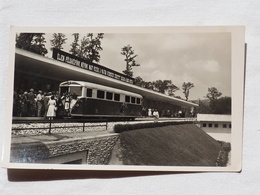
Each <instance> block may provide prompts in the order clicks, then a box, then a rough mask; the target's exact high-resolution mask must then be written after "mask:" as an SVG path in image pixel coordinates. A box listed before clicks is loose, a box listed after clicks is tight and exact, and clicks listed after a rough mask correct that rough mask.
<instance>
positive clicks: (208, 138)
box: [5, 26, 245, 171]
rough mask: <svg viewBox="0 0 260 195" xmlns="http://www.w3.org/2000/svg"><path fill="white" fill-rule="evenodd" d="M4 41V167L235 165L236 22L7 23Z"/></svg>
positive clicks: (239, 73) (240, 51)
mask: <svg viewBox="0 0 260 195" xmlns="http://www.w3.org/2000/svg"><path fill="white" fill-rule="evenodd" d="M10 42H11V43H10V45H11V46H10V51H11V54H10V71H9V76H10V92H9V94H10V97H12V98H10V100H9V104H10V106H9V107H10V110H9V111H8V112H7V118H8V119H10V120H7V124H9V125H7V127H8V128H9V130H8V131H7V132H8V133H7V135H8V137H9V139H7V141H6V143H7V144H6V148H8V149H7V150H6V151H7V152H5V162H6V164H7V165H6V166H7V167H11V168H12V167H21V168H23V167H27V168H28V167H33V168H40V169H42V168H64V169H74V168H75V167H76V168H77V169H95V170H99V169H100V170H111V169H112V170H163V171H176V170H177V171H240V170H241V161H242V160H241V155H242V154H241V153H242V118H243V86H244V58H245V42H244V28H243V27H228V26H227V27H213V26H212V27H74V28H73V27H60V28H58V27H12V28H11V41H10ZM8 113H10V114H9V115H8Z"/></svg>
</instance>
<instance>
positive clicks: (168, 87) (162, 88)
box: [153, 80, 179, 96]
mask: <svg viewBox="0 0 260 195" xmlns="http://www.w3.org/2000/svg"><path fill="white" fill-rule="evenodd" d="M153 85H154V88H155V89H156V91H158V92H159V93H163V94H165V93H166V91H167V92H168V95H170V96H174V93H173V92H175V91H176V90H178V89H179V88H178V87H177V86H175V85H174V84H172V81H171V80H157V81H155V82H153Z"/></svg>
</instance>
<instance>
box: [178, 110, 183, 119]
mask: <svg viewBox="0 0 260 195" xmlns="http://www.w3.org/2000/svg"><path fill="white" fill-rule="evenodd" d="M178 116H179V118H181V117H182V111H181V110H180V111H179V112H178Z"/></svg>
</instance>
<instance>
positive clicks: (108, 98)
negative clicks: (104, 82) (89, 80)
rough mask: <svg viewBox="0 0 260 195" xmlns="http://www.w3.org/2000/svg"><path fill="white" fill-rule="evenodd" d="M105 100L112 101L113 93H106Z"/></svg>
mask: <svg viewBox="0 0 260 195" xmlns="http://www.w3.org/2000/svg"><path fill="white" fill-rule="evenodd" d="M106 99H107V100H112V99H113V93H111V92H107V96H106Z"/></svg>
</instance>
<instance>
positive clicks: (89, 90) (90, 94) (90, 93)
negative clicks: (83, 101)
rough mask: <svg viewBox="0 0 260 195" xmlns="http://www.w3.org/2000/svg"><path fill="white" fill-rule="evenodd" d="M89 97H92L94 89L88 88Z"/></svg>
mask: <svg viewBox="0 0 260 195" xmlns="http://www.w3.org/2000/svg"><path fill="white" fill-rule="evenodd" d="M87 97H92V89H87Z"/></svg>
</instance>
